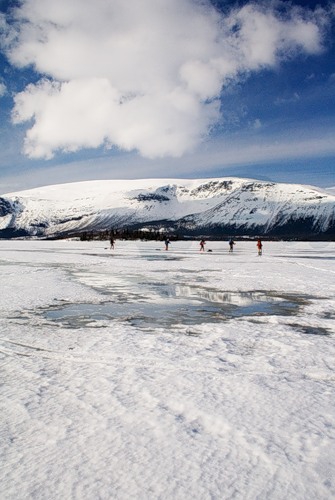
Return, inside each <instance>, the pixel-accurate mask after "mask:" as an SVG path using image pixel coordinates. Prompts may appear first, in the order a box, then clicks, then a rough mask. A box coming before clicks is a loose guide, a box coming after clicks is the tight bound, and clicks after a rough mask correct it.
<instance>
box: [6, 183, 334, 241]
mask: <svg viewBox="0 0 335 500" xmlns="http://www.w3.org/2000/svg"><path fill="white" fill-rule="evenodd" d="M125 226H127V227H128V228H132V227H150V228H154V229H161V230H165V231H172V230H178V231H179V232H182V233H184V234H189V235H198V234H201V233H206V234H213V235H214V234H215V235H217V234H220V233H221V234H222V233H230V234H249V235H255V234H263V235H285V236H291V237H294V236H297V237H303V236H315V235H318V234H320V235H329V236H333V235H334V233H335V196H334V195H333V194H332V193H329V192H327V191H325V190H321V189H318V188H313V187H310V186H303V185H297V184H278V183H272V182H261V181H255V180H250V179H238V178H219V179H200V180H181V179H141V180H130V181H120V180H115V181H87V182H79V183H72V184H62V185H55V186H46V187H43V188H37V189H32V190H28V191H21V192H17V193H9V194H6V195H4V196H2V197H1V198H0V237H12V236H22V235H26V236H41V237H55V236H60V235H62V236H63V235H66V234H71V233H74V232H78V231H88V230H103V229H111V228H121V227H125Z"/></svg>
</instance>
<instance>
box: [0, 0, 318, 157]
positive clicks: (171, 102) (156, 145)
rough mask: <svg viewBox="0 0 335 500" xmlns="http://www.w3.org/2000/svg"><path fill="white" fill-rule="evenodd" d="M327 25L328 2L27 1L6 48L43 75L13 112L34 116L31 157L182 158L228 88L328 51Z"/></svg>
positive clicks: (10, 27) (16, 116)
mask: <svg viewBox="0 0 335 500" xmlns="http://www.w3.org/2000/svg"><path fill="white" fill-rule="evenodd" d="M286 5H287V4H286ZM324 25H325V13H324V11H323V10H322V9H318V10H317V11H315V12H312V11H308V10H304V9H302V8H299V9H298V8H297V7H295V8H291V9H290V10H289V9H288V8H286V7H285V2H281V1H275V2H264V3H259V2H258V3H250V4H247V5H245V6H244V7H242V8H238V9H237V8H236V9H232V10H231V11H230V12H229V13H226V14H225V15H223V14H221V13H219V12H218V11H216V10H215V9H214V7H213V6H212V5H211V4H210V3H209V0H203V1H201V2H200V1H199V0H143V1H141V2H139V1H138V0H127V1H126V2H125V1H124V0H95V1H94V2H93V1H92V0H22V1H21V4H20V7H18V8H16V9H15V10H14V11H12V19H11V22H10V23H9V21H8V24H7V29H6V40H5V43H6V53H7V57H8V59H9V60H10V62H11V63H12V64H13V65H15V66H17V67H20V68H24V67H27V66H30V65H32V66H34V68H35V70H36V71H37V72H38V73H40V74H41V75H43V78H42V79H41V80H40V81H39V82H38V83H36V84H30V85H28V86H27V87H26V88H25V89H24V90H23V91H22V92H20V93H19V94H17V95H16V96H15V106H14V110H13V121H14V122H15V123H23V122H26V121H30V122H31V126H30V128H29V130H28V131H27V134H26V139H25V145H24V151H25V153H26V154H27V155H28V156H29V157H32V158H51V157H52V156H53V155H54V154H55V152H57V151H59V150H61V151H77V150H79V149H81V148H96V147H99V146H101V145H105V146H106V147H118V148H120V149H122V150H126V151H131V150H137V151H139V152H140V154H141V155H143V156H145V157H149V158H155V157H164V156H168V155H170V156H175V157H178V156H181V155H183V154H184V153H185V152H187V151H190V150H192V148H194V147H195V146H196V145H197V144H198V143H199V141H201V140H202V139H203V138H204V137H205V136H206V135H207V134H208V133H209V132H210V130H211V127H212V126H213V125H214V124H215V123H216V122H217V121H218V120H219V119H220V116H221V115H220V113H221V110H220V102H219V97H220V92H221V89H222V87H223V86H227V85H231V84H233V83H234V82H237V81H238V80H239V78H241V77H242V76H243V77H245V75H246V74H248V73H249V72H251V71H258V70H260V69H264V68H271V67H273V66H275V65H277V64H278V63H280V62H281V61H282V60H284V59H286V58H291V57H293V56H295V55H296V54H297V53H299V52H304V53H307V54H317V53H319V52H320V51H321V50H322V31H323V28H324ZM223 112H224V111H223Z"/></svg>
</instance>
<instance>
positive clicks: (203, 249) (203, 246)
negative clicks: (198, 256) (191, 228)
mask: <svg viewBox="0 0 335 500" xmlns="http://www.w3.org/2000/svg"><path fill="white" fill-rule="evenodd" d="M205 245H206V241H205V240H204V239H203V238H202V239H201V241H200V252H204V251H205Z"/></svg>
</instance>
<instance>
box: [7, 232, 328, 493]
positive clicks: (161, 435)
mask: <svg viewBox="0 0 335 500" xmlns="http://www.w3.org/2000/svg"><path fill="white" fill-rule="evenodd" d="M206 247H207V248H210V249H212V250H213V252H212V253H208V252H206V253H204V254H201V253H200V252H199V243H198V242H176V243H174V242H173V243H172V245H171V248H170V250H169V252H165V251H164V244H163V242H153V243H147V242H122V241H117V242H116V247H115V250H114V251H111V250H110V249H109V248H108V244H106V242H79V241H49V242H47V241H0V270H1V281H2V292H3V293H2V299H1V304H0V308H1V320H0V326H1V334H0V337H1V338H0V361H1V372H2V376H1V379H2V385H1V386H0V404H1V414H2V423H3V425H2V426H1V431H0V439H1V443H2V444H1V449H0V460H1V464H2V467H1V473H0V474H1V485H2V486H1V489H2V497H3V498H4V499H6V500H14V499H20V500H21V499H22V500H23V499H27V498H34V499H38V500H40V499H60V498H62V499H80V500H82V499H85V500H86V499H87V500H88V499H89V500H91V499H95V498H97V499H98V498H99V499H111V498H113V499H114V498H115V499H148V498H150V499H178V500H179V499H191V498H192V499H194V498H196V499H201V500H202V499H213V498H215V499H229V498H234V499H256V498H257V499H270V498H271V499H284V498H285V499H287V498H294V499H304V500H305V499H312V498H313V499H315V498H318V499H329V498H332V497H334V496H335V485H334V480H333V473H332V471H333V470H334V466H335V411H334V410H335V409H334V380H335V377H334V368H335V361H334V359H335V357H334V354H335V348H334V333H335V322H334V319H335V315H334V304H335V286H334V274H335V265H334V263H335V244H334V243H286V242H285V243H284V242H276V243H275V242H265V244H264V255H263V256H262V257H259V256H258V255H257V249H256V245H255V242H237V244H236V246H235V249H234V253H233V254H229V253H228V244H227V243H226V242H207V245H206ZM178 287H179V288H178ZM176 290H177V292H176V293H175V291H176ZM178 290H179V292H178ZM187 290H189V296H188V295H187V293H188V292H187ZM260 291H262V295H261V297H262V300H264V301H265V300H266V297H267V294H268V295H269V296H271V297H272V298H273V300H275V301H277V300H278V301H280V300H282V296H284V295H288V296H291V297H294V300H296V301H297V304H296V309H293V310H291V309H289V310H288V312H287V311H286V309H283V310H282V314H280V311H279V313H278V311H277V310H274V311H275V312H274V313H273V314H263V313H255V314H251V315H245V316H243V315H242V316H240V317H230V316H229V315H228V316H227V317H224V315H223V317H221V316H220V317H219V318H216V317H215V315H216V314H217V311H216V309H215V310H214V311H213V319H210V315H207V316H206V318H207V321H206V322H203V321H195V322H193V321H190V320H189V317H188V316H185V317H184V316H180V318H181V319H180V320H179V316H178V318H177V319H176V320H175V321H173V320H171V322H170V323H168V322H165V323H164V322H160V321H157V311H159V314H163V313H164V308H166V310H168V308H169V307H170V304H172V306H171V307H172V309H171V311H172V313H173V311H174V309H173V307H175V305H176V304H179V303H181V304H182V308H185V309H188V308H190V307H191V306H192V307H193V308H194V311H196V312H197V311H198V310H197V308H199V310H200V313H201V310H202V308H203V309H204V310H205V308H206V307H207V303H208V302H211V304H215V303H216V304H217V303H218V302H219V301H220V300H222V299H223V298H224V297H227V300H228V298H229V297H230V299H232V300H233V301H234V304H233V305H234V307H237V308H238V307H239V304H238V302H239V301H240V306H241V307H243V305H244V304H245V302H246V301H247V300H249V295H243V292H260ZM228 292H229V293H230V295H229V293H228ZM232 292H233V293H232ZM178 293H181V295H179V296H178ZM224 294H226V295H224ZM271 294H272V295H271ZM204 297H207V299H210V300H206V299H205V298H204ZM251 297H252V296H251ZM250 300H251V299H250ZM106 302H107V303H108V302H113V304H114V306H116V307H119V308H120V310H121V311H122V312H121V313H120V314H119V315H118V316H117V317H115V318H114V319H113V318H112V319H111V318H109V317H105V316H104V315H101V316H98V317H95V316H94V315H92V317H88V318H84V319H83V318H79V319H78V318H77V319H76V318H74V319H73V321H72V323H71V322H69V321H68V319H67V318H65V319H64V318H63V319H62V318H61V317H60V318H58V320H57V321H56V320H55V319H51V317H50V316H49V315H48V314H49V312H50V311H52V310H54V309H55V308H56V309H57V308H58V309H61V308H62V306H65V305H68V304H78V306H79V305H80V304H91V305H92V304H93V305H94V306H96V307H97V308H99V307H101V306H102V305H104V304H105V303H106ZM148 304H149V308H148ZM130 306H132V307H135V308H136V307H138V308H139V309H138V310H139V313H138V314H139V315H141V314H145V315H148V316H149V319H147V320H146V322H145V323H141V322H138V317H137V316H136V314H137V313H136V310H135V309H129V307H130ZM150 307H152V311H151V310H150ZM141 308H142V309H141ZM192 310H193V309H192ZM82 311H83V309H78V317H79V316H80V315H82V314H83V312H82ZM113 311H114V309H113ZM134 311H135V312H134ZM176 311H177V313H178V314H179V312H180V309H177V310H176ZM292 311H293V312H292ZM200 313H199V312H197V314H200ZM151 314H152V318H153V321H152V323H151V324H150V318H151V316H150V315H151ZM172 316H173V314H172ZM185 318H186V319H185ZM196 318H198V316H197V317H196ZM77 320H78V322H77V323H76V321H77ZM84 320H85V321H84ZM162 323H163V324H162Z"/></svg>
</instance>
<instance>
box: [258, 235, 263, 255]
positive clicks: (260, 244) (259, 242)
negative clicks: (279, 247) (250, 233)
mask: <svg viewBox="0 0 335 500" xmlns="http://www.w3.org/2000/svg"><path fill="white" fill-rule="evenodd" d="M257 248H258V255H262V248H263V243H262V241H261V239H260V238H258V240H257Z"/></svg>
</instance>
